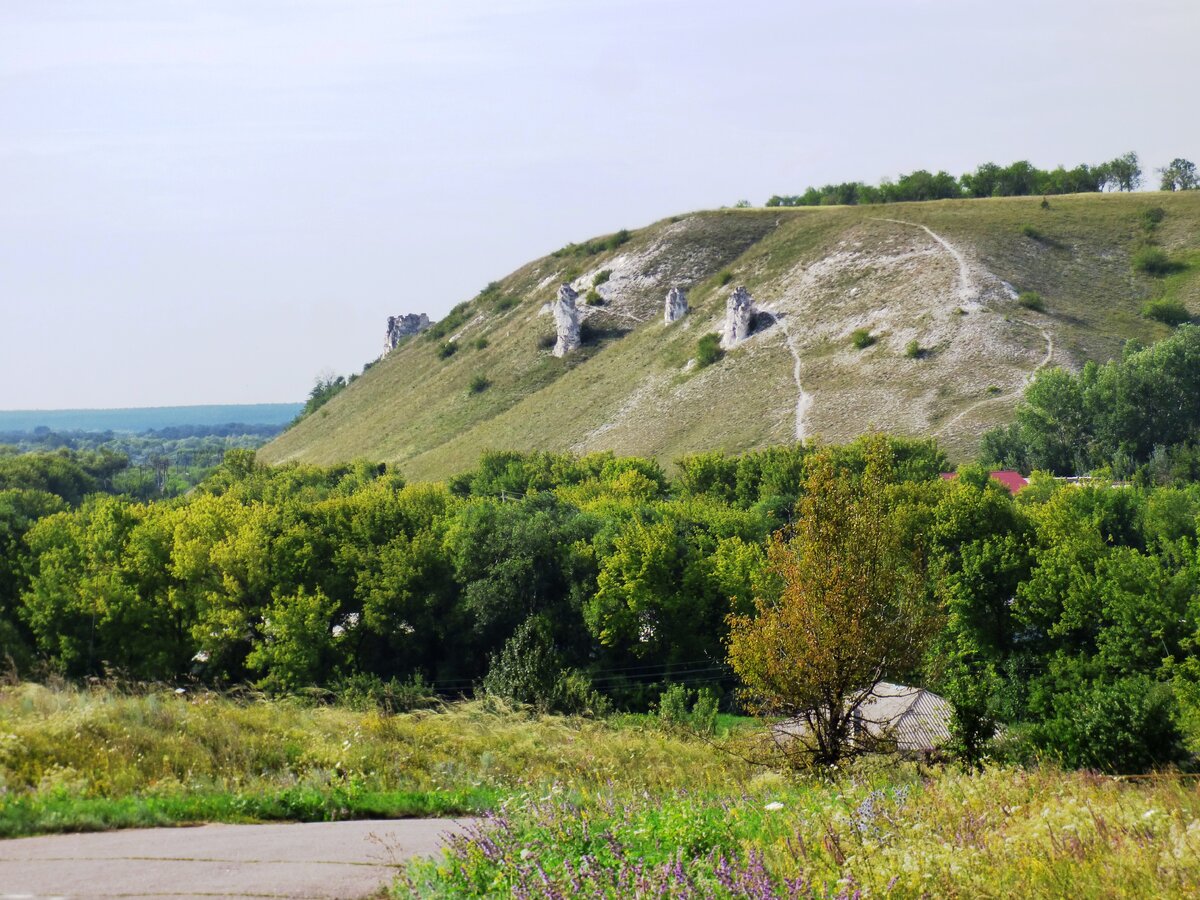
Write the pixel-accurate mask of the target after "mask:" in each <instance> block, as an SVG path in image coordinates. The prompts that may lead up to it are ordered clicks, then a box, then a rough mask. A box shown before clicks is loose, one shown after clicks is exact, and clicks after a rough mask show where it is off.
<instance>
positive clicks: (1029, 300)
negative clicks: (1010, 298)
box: [1017, 291, 1046, 312]
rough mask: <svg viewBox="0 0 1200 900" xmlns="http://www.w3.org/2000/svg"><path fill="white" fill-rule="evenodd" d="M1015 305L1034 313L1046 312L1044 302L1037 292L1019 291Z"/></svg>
mask: <svg viewBox="0 0 1200 900" xmlns="http://www.w3.org/2000/svg"><path fill="white" fill-rule="evenodd" d="M1017 303H1019V304H1020V305H1021V306H1023V307H1025V308H1026V309H1032V310H1034V311H1035V312H1045V311H1046V301H1045V300H1043V299H1042V295H1041V294H1039V293H1038V292H1037V291H1021V293H1019V294H1018V295H1017Z"/></svg>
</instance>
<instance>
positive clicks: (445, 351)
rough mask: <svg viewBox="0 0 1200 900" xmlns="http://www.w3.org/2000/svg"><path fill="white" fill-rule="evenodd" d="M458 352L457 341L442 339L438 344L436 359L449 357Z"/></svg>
mask: <svg viewBox="0 0 1200 900" xmlns="http://www.w3.org/2000/svg"><path fill="white" fill-rule="evenodd" d="M457 352H458V341H444V342H442V343H441V344H438V348H437V355H438V359H449V358H450V357H452V356H453V355H454V354H455V353H457Z"/></svg>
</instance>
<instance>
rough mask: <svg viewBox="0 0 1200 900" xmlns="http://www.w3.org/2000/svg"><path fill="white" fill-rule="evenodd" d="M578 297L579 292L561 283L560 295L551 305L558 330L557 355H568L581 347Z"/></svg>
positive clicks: (555, 351) (555, 353)
mask: <svg viewBox="0 0 1200 900" xmlns="http://www.w3.org/2000/svg"><path fill="white" fill-rule="evenodd" d="M578 299H579V294H577V293H576V292H575V290H574V288H572V287H571V286H570V285H569V284H561V285H559V287H558V296H557V297H556V298H555V299H554V303H553V304H552V305H551V307H550V311H551V312H552V313H554V327H555V330H556V331H557V332H558V340H556V341H555V342H554V355H555V356H566V355H567V354H568V353H571V352H572V351H574V350H578V349H579V310H578V309H577V308H576V307H575V301H576V300H578Z"/></svg>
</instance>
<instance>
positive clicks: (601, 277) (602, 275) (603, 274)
mask: <svg viewBox="0 0 1200 900" xmlns="http://www.w3.org/2000/svg"><path fill="white" fill-rule="evenodd" d="M610 278H612V269H601V270H600V271H599V272H597V273H596V277H595V278H593V279H592V287H600V285H602V284H604V282H606V281H608V279H610Z"/></svg>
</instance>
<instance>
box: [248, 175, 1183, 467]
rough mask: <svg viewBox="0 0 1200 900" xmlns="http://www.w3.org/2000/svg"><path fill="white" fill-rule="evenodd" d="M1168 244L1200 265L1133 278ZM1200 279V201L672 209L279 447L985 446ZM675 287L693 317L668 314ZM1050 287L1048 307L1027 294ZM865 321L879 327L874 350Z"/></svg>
mask: <svg viewBox="0 0 1200 900" xmlns="http://www.w3.org/2000/svg"><path fill="white" fill-rule="evenodd" d="M1156 208H1157V209H1161V210H1162V213H1163V214H1162V215H1161V217H1160V216H1159V215H1158V214H1156V213H1154V212H1152V211H1153V210H1154V209H1156ZM1156 220H1158V221H1156ZM1147 245H1151V246H1156V247H1158V248H1161V249H1162V250H1164V251H1166V252H1167V253H1169V254H1170V255H1171V257H1172V259H1174V260H1177V261H1180V262H1181V263H1184V264H1185V266H1184V268H1182V270H1181V271H1179V272H1177V273H1176V274H1172V275H1169V276H1167V277H1165V278H1156V277H1152V276H1150V275H1147V274H1141V273H1139V272H1137V271H1135V268H1134V266H1133V259H1134V256H1135V254H1136V253H1137V252H1138V250H1139V249H1141V248H1143V247H1145V246H1147ZM1198 273H1200V191H1197V192H1188V193H1178V194H1165V193H1140V194H1119V195H1117V194H1101V195H1096V194H1088V195H1073V196H1064V197H1052V198H1051V199H1050V202H1049V206H1048V207H1043V205H1042V199H1041V198H1040V197H1021V198H1003V199H991V200H961V201H960V200H954V201H940V202H931V203H908V204H889V205H882V206H859V207H819V208H801V209H747V210H742V209H738V210H720V211H715V212H697V213H691V214H687V215H681V216H674V217H672V218H669V219H665V220H663V221H660V222H656V223H654V224H653V225H649V226H647V227H645V228H641V229H638V230H637V231H633V232H631V233H628V234H621V235H617V236H609V237H607V238H601V239H597V240H595V241H590V242H587V243H585V244H582V245H569V246H568V247H566V248H564V249H563V250H561V251H559V252H558V253H556V254H552V255H550V256H547V257H544V258H542V259H538V260H535V261H533V262H531V263H528V264H527V265H525V266H522V267H521V268H520V269H518V270H516V271H515V272H513V273H512V274H510V275H508V276H507V277H504V278H502V279H501V280H500V281H499V282H498V283H496V284H494V285H492V286H490V287H489V289H488V290H486V291H484V292H482V293H481V294H480V295H479V296H478V297H476V298H475V299H473V300H471V301H469V302H467V303H465V304H463V305H462V306H461V307H460V308H458V309H457V310H456V312H455V313H453V314H452V315H451V316H450V317H449V319H448V321H447V322H445V323H443V324H442V325H441V326H440V327H439V326H435V327H434V328H433V329H431V330H430V331H427V332H424V333H422V334H418V335H413V336H411V337H408V338H406V339H405V340H404V341H402V342H401V343H400V344H399V346H397V347H396V349H394V350H393V351H391V352H390V353H389V354H388V355H387V356H386V357H384V358H383V359H382V360H380V361H379V362H378V363H377V364H375V365H373V366H371V367H370V369H369V371H367V372H365V374H364V375H363V377H361V378H359V379H357V380H356V381H355V382H354V383H353V384H351V385H350V386H349V388H347V389H346V390H345V391H343V392H342V393H341V394H340V395H338V396H337V397H335V398H334V399H333V400H332V401H331V402H329V403H328V404H327V405H326V406H324V407H323V408H322V409H320V410H319V411H318V412H317V413H315V414H314V415H312V416H310V417H308V418H307V419H305V420H304V421H302V422H301V423H299V424H298V425H296V426H295V427H293V428H291V429H290V430H289V431H287V432H285V433H284V434H283V435H281V436H280V437H279V438H277V439H276V440H275V441H273V442H272V443H271V444H269V445H267V447H265V448H264V449H263V450H262V451H260V456H261V458H262V459H264V460H265V461H268V462H282V461H285V460H293V459H295V460H303V461H309V462H317V463H332V462H335V461H342V460H348V459H352V458H356V457H367V458H371V459H375V460H381V461H388V462H393V463H397V464H399V465H400V466H401V468H402V470H403V471H404V472H405V473H406V474H408V475H409V476H410V477H413V478H436V477H442V476H445V475H448V474H452V473H454V472H456V471H461V470H463V469H466V468H468V467H470V466H472V465H473V464H474V463H475V461H476V460H477V459H478V456H479V453H480V452H481V451H483V450H485V449H524V450H528V449H545V450H573V451H577V452H581V453H582V452H588V451H592V450H614V451H616V452H618V453H631V454H642V455H648V456H654V457H657V458H659V459H660V460H662V461H663V462H664V463H669V462H670V461H671V460H672V459H674V458H676V457H678V456H680V455H682V454H684V453H689V452H694V451H701V450H710V449H722V450H729V451H737V450H743V449H747V448H751V447H760V446H764V445H768V444H776V443H781V442H786V441H792V440H795V439H797V438H821V439H825V440H844V439H848V438H852V437H854V436H855V435H858V434H861V433H863V432H865V431H868V430H870V429H872V428H878V429H885V430H888V431H891V432H895V433H898V434H906V435H919V436H927V435H931V436H934V437H936V438H938V439H939V440H940V441H941V442H942V444H943V446H944V447H945V448H946V449H947V450H948V452H949V453H950V454H951V456H952V457H956V458H965V457H968V456H970V455H971V453H972V452H973V451H974V449H975V448H976V446H977V443H978V439H979V436H980V434H981V433H982V432H983V431H984V430H985V429H987V428H989V427H991V426H993V425H996V424H999V423H1002V422H1005V421H1007V420H1008V418H1009V417H1010V416H1011V413H1012V409H1013V406H1014V404H1015V403H1016V401H1017V398H1018V397H1019V395H1020V392H1021V390H1022V388H1023V387H1024V386H1025V384H1026V383H1027V381H1028V379H1029V378H1030V377H1031V376H1032V374H1033V373H1034V372H1035V371H1037V370H1038V369H1039V368H1041V367H1043V366H1050V365H1058V366H1065V367H1070V368H1077V367H1079V366H1080V365H1082V364H1083V363H1084V362H1085V361H1087V360H1089V359H1095V360H1104V359H1107V358H1110V357H1111V356H1113V355H1114V354H1117V353H1119V352H1120V349H1121V346H1122V344H1123V342H1124V341H1125V340H1126V339H1129V338H1136V339H1139V340H1141V341H1143V342H1146V343H1149V342H1152V341H1154V340H1157V339H1158V338H1160V337H1162V336H1164V335H1166V334H1167V333H1168V327H1167V326H1166V325H1162V324H1160V323H1158V322H1156V321H1152V320H1149V319H1146V318H1143V317H1142V316H1141V315H1140V312H1141V310H1142V307H1143V306H1144V304H1145V303H1146V301H1147V300H1150V299H1153V298H1156V297H1160V296H1166V297H1170V298H1173V299H1176V300H1179V301H1180V302H1182V303H1184V304H1186V305H1187V306H1188V307H1189V309H1190V310H1191V311H1192V312H1193V313H1194V314H1200V277H1197V276H1198ZM562 282H570V283H571V284H572V286H573V287H574V289H575V290H576V291H578V293H579V300H578V309H579V315H580V317H581V318H582V320H583V321H582V329H581V330H582V340H583V344H582V347H581V348H580V349H579V350H578V351H575V352H573V353H570V354H568V355H567V356H565V357H564V358H562V359H559V358H556V357H554V356H553V355H552V352H551V348H552V345H553V338H554V334H555V320H554V316H553V315H551V310H550V304H551V302H552V301H553V299H554V297H555V295H556V293H557V289H558V286H559V284H560V283H562ZM739 285H744V286H745V287H746V288H747V290H748V291H749V293H750V295H751V296H752V298H753V300H754V304H755V307H756V308H757V310H758V311H759V315H757V316H756V317H755V330H754V332H753V333H752V334H751V335H750V337H748V338H747V339H745V340H744V341H741V342H740V343H738V344H737V345H736V346H734V347H733V348H732V349H730V350H728V351H727V352H725V354H724V356H723V357H722V358H720V359H718V360H717V361H716V362H714V363H712V364H710V365H707V366H702V365H699V364H698V363H697V362H696V361H695V359H696V356H697V344H698V342H699V340H700V339H701V338H702V337H703V336H704V335H706V334H708V333H711V332H720V331H722V329H723V327H724V324H725V314H726V305H727V301H728V300H729V297H730V296H731V295H732V293H733V291H734V290H735V288H737V287H738V286H739ZM674 286H679V287H681V288H683V289H684V290H685V292H686V295H687V300H688V303H689V306H690V309H689V311H688V313H687V314H686V315H684V316H683V317H682V318H680V319H679V320H678V321H675V322H673V323H671V324H664V316H663V305H664V300H665V298H666V296H667V293H668V291H669V290H670V289H671V288H672V287H674ZM1030 291H1032V292H1036V293H1037V294H1038V295H1040V298H1041V304H1042V305H1043V306H1044V310H1041V311H1039V310H1038V309H1036V308H1028V307H1027V306H1025V305H1022V303H1021V302H1019V301H1018V299H1017V298H1018V294H1019V293H1024V292H1030ZM589 294H590V296H591V302H589V300H588V297H589ZM1035 305H1036V304H1035ZM418 312H419V311H418ZM764 314H765V315H764ZM859 329H866V330H868V331H869V333H870V336H871V337H872V338H873V342H872V343H870V344H869V346H866V347H865V348H862V349H859V348H858V347H856V346H855V342H854V341H853V340H852V336H853V334H854V332H855V331H856V330H859ZM448 340H452V341H453V347H452V348H445V347H444V346H443V345H444V343H445V342H446V341H448ZM859 343H864V341H862V340H860V341H859ZM449 349H453V350H454V352H453V353H452V354H451V355H447V354H448V352H449Z"/></svg>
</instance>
